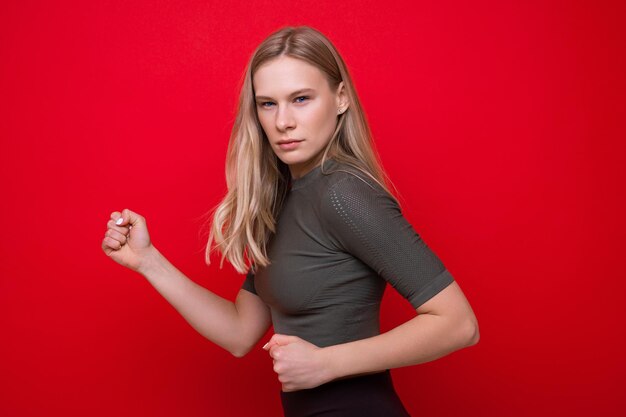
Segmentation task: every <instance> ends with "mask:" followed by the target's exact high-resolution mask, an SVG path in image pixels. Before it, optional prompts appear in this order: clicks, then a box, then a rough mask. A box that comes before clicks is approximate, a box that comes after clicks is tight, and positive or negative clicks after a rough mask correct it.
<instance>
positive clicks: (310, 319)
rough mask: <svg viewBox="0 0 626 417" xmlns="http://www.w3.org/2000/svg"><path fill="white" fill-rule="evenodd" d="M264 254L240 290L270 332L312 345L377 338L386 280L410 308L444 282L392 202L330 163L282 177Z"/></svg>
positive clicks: (448, 278) (447, 277)
mask: <svg viewBox="0 0 626 417" xmlns="http://www.w3.org/2000/svg"><path fill="white" fill-rule="evenodd" d="M338 169H341V170H343V171H337V170H338ZM331 171H332V173H329V172H331ZM267 250H268V256H269V259H270V261H271V264H270V265H268V266H267V267H259V268H258V270H257V271H256V273H255V272H254V271H253V269H252V268H251V269H250V270H249V271H248V274H247V275H246V279H245V281H244V282H243V285H242V288H243V289H246V290H248V291H250V292H252V293H254V294H256V295H257V296H259V297H261V299H262V300H263V301H264V302H265V303H266V304H267V305H268V306H269V307H270V310H271V316H272V323H273V326H274V331H275V332H276V333H281V334H287V335H295V336H298V337H300V338H302V339H304V340H307V341H309V342H311V343H313V344H315V345H317V346H319V347H324V346H330V345H334V344H339V343H346V342H350V341H353V340H358V339H364V338H367V337H371V336H375V335H377V334H380V326H379V313H380V302H381V300H382V297H383V293H384V291H385V288H386V285H387V283H389V284H391V286H393V287H394V288H395V289H396V290H397V291H398V292H399V293H400V294H401V295H402V296H403V297H404V298H406V299H407V300H408V301H409V302H410V303H411V305H412V306H413V307H414V308H417V307H419V306H420V305H422V304H423V303H424V302H426V301H428V300H429V299H430V298H432V297H433V296H434V295H436V294H437V293H439V292H440V291H441V290H443V289H444V288H445V287H447V286H448V285H449V284H451V283H452V282H453V281H454V278H453V277H452V275H451V274H450V273H449V271H448V270H447V269H446V267H445V266H444V265H443V263H442V262H441V261H440V259H439V258H438V257H437V255H436V254H435V253H434V252H433V251H432V250H430V249H429V248H428V246H427V245H426V243H425V242H424V241H423V239H422V238H421V237H420V236H419V235H418V234H417V233H416V231H415V230H414V229H413V227H412V226H411V224H410V223H409V222H408V221H407V220H406V219H405V217H404V216H403V214H402V213H401V211H400V208H399V206H398V204H397V203H396V202H395V201H394V200H393V199H392V197H391V196H389V195H388V194H387V193H386V191H384V189H383V188H382V187H380V186H379V185H378V184H377V183H376V182H375V181H373V180H372V179H370V178H369V177H367V176H365V175H364V174H363V173H361V172H360V171H358V170H356V169H354V168H352V167H350V166H347V165H345V164H340V163H338V162H336V161H335V160H333V159H328V160H327V161H326V162H325V164H324V172H322V166H321V165H318V166H317V167H316V168H314V169H312V170H311V171H309V172H308V173H306V174H305V175H304V176H302V177H301V178H298V179H295V180H292V182H291V188H290V189H289V192H288V195H287V197H286V199H285V202H284V205H283V208H282V210H281V212H280V214H279V216H278V219H277V230H276V233H275V234H273V235H272V237H271V238H270V241H269V242H268V247H267Z"/></svg>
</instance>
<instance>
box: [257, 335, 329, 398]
mask: <svg viewBox="0 0 626 417" xmlns="http://www.w3.org/2000/svg"><path fill="white" fill-rule="evenodd" d="M263 349H265V350H269V354H270V356H271V357H272V358H273V359H274V372H276V373H277V374H278V380H279V381H280V382H281V383H282V391H283V392H288V391H297V390H301V389H306V388H314V387H317V386H318V385H322V384H324V383H326V382H328V381H330V380H332V379H333V376H332V373H331V369H330V368H329V366H328V361H327V360H326V357H325V356H324V354H323V349H324V348H320V347H317V346H315V345H314V344H312V343H309V342H307V341H306V340H303V339H301V338H299V337H298V336H288V335H283V334H275V335H273V336H272V338H271V339H270V341H269V342H267V343H266V344H265V346H263Z"/></svg>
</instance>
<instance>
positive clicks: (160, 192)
mask: <svg viewBox="0 0 626 417" xmlns="http://www.w3.org/2000/svg"><path fill="white" fill-rule="evenodd" d="M624 9H625V7H624V2H618V1H615V2H592V1H589V2H544V1H533V2H525V1H524V2H499V1H477V2H463V1H454V2H417V3H416V2H410V1H403V2H372V1H355V0H342V1H315V2H312V1H311V2H309V1H300V2H272V1H257V2H254V3H248V2H229V1H222V2H199V1H194V2H124V1H108V2H37V1H13V2H3V3H2V5H1V6H0V97H1V98H0V106H1V108H0V137H1V145H2V150H1V153H0V170H1V171H0V172H1V177H0V178H1V181H2V182H1V186H2V204H1V205H0V210H1V211H0V215H1V218H2V227H1V230H2V233H3V236H2V239H0V253H1V254H2V262H1V263H0V277H1V279H0V328H1V332H2V333H1V336H0V415H3V416H33V415H63V416H70V415H76V416H78V415H81V416H82V415H91V416H113V415H115V416H140V415H150V416H166V415H176V416H213V415H215V416H218V415H234V416H249V415H255V416H278V415H281V411H280V402H279V390H280V384H279V382H278V380H277V378H276V375H275V373H274V372H273V370H272V362H271V358H269V356H268V355H267V353H266V352H265V351H263V350H262V349H261V346H262V344H263V343H265V341H267V339H268V338H269V337H270V336H271V334H272V331H271V329H270V330H269V331H268V334H267V335H266V337H264V338H263V339H262V341H261V342H260V343H259V344H258V345H257V347H255V350H254V351H253V352H252V353H250V354H249V355H248V356H246V357H244V358H242V359H237V358H235V357H233V356H231V355H230V354H229V353H228V352H226V351H225V350H223V349H221V348H219V347H217V346H216V345H214V344H212V343H211V342H209V341H207V340H206V339H204V338H202V337H201V336H200V335H199V334H197V333H196V332H195V331H194V330H193V329H192V328H191V327H190V326H189V325H188V324H187V323H186V322H185V321H184V319H182V317H181V316H180V315H178V313H177V312H176V311H175V310H174V309H173V308H172V307H171V306H170V305H169V304H168V303H167V302H166V301H165V300H164V299H163V298H162V297H161V296H160V295H159V294H158V293H157V292H156V291H155V290H154V289H153V288H152V287H151V286H150V284H149V283H148V282H147V281H145V280H144V279H143V278H142V277H141V276H140V275H138V274H136V273H134V272H132V271H129V270H127V269H124V268H123V267H121V266H119V265H117V264H115V263H114V262H113V261H111V260H110V259H108V258H107V257H106V256H105V254H104V253H103V252H102V250H101V247H100V245H101V241H102V238H103V237H104V232H105V230H106V222H107V220H108V218H109V215H110V213H111V212H112V211H115V210H122V209H123V208H126V207H127V208H130V209H131V210H134V211H137V212H139V213H140V214H142V215H144V216H145V217H146V218H147V221H148V226H149V230H150V232H151V235H152V238H153V242H154V243H155V245H156V246H157V247H158V248H159V249H160V250H161V252H163V253H164V254H165V255H166V256H167V257H168V259H170V261H172V263H174V264H175V265H176V266H177V267H178V268H180V269H181V270H182V271H183V272H184V273H185V274H186V275H188V276H189V277H191V278H192V279H194V280H195V281H196V282H198V283H200V284H201V285H204V286H206V287H207V288H209V289H210V290H212V291H214V292H216V293H218V294H219V295H221V296H223V297H227V298H229V299H231V300H234V297H235V295H236V293H237V291H238V290H239V287H240V285H241V282H242V281H243V276H242V275H239V274H237V273H236V272H235V271H234V269H233V268H232V267H231V266H230V265H229V264H227V263H225V267H224V268H223V269H219V258H218V257H214V258H213V263H212V264H211V265H210V267H207V266H206V265H205V264H204V262H203V255H204V254H203V251H202V248H203V245H204V242H205V241H204V235H203V234H202V232H201V226H202V215H203V214H204V213H205V212H206V211H208V209H209V208H210V207H212V206H213V205H215V204H216V203H217V202H218V201H219V199H220V198H221V197H222V196H223V193H224V191H225V179H224V157H225V151H226V145H227V138H228V134H229V132H230V128H231V126H232V122H233V119H234V107H235V100H236V97H237V93H238V91H237V85H238V82H239V79H240V77H241V74H242V72H243V69H244V66H245V63H246V62H247V60H248V58H249V56H250V55H251V53H252V51H253V49H254V47H255V46H256V45H257V44H258V43H259V42H260V41H261V40H262V39H263V38H264V37H265V36H267V35H268V34H269V33H270V32H272V31H273V30H275V29H277V28H278V27H281V26H283V25H287V24H292V25H299V24H308V25H311V26H313V27H316V28H318V29H320V30H321V31H322V32H324V33H326V34H327V35H328V36H329V37H330V39H331V40H332V41H333V42H334V43H335V44H336V46H337V48H338V49H339V51H340V52H341V53H342V54H343V56H344V58H345V60H346V62H347V64H348V66H349V67H350V69H351V72H352V75H353V77H354V81H355V84H356V87H357V89H358V91H359V94H360V97H361V99H362V102H363V105H364V107H365V109H366V111H367V115H368V118H369V120H370V121H371V125H372V129H373V132H374V134H375V137H376V141H377V144H378V147H379V150H380V153H381V155H382V159H383V162H384V164H385V167H386V168H387V170H388V171H389V174H390V176H391V178H392V180H393V181H394V182H395V184H396V186H397V187H398V189H399V190H400V192H401V193H402V196H403V201H402V202H403V207H404V212H405V215H406V216H407V218H408V219H409V220H410V221H411V222H412V224H413V225H414V226H415V228H416V230H417V231H418V232H419V233H420V234H421V235H422V236H423V237H424V239H425V240H426V241H427V242H428V244H429V245H430V246H431V247H432V248H433V249H434V250H435V252H436V253H437V254H438V255H439V256H440V257H441V258H442V260H443V261H444V263H445V264H446V265H447V267H448V269H450V271H451V272H452V273H453V275H454V276H455V278H456V280H457V282H458V283H459V284H460V285H461V288H462V289H463V291H464V293H465V294H466V296H467V297H468V299H469V300H470V302H471V304H472V306H473V308H474V311H475V313H476V315H477V317H478V320H479V324H480V331H481V340H480V342H479V344H477V345H476V346H473V347H471V348H468V349H464V350H461V351H458V352H455V353H453V354H451V355H449V356H446V357H444V358H441V359H439V360H436V361H433V362H429V363H426V364H421V365H416V366H412V367H406V368H400V369H394V370H393V371H392V374H393V376H394V381H395V385H396V388H397V390H398V392H399V394H400V396H401V398H402V399H403V401H404V403H405V404H406V406H407V408H408V410H409V411H410V412H411V413H412V414H413V415H416V416H417V415H437V416H457V415H469V416H503V415H507V416H530V415H532V416H576V415H602V416H617V415H620V414H621V413H620V412H622V413H623V412H624V409H625V408H626V407H625V405H626V404H625V402H624V397H623V396H622V395H621V394H622V393H623V392H622V391H623V387H624V372H625V370H626V369H625V366H624V362H625V361H624V354H623V353H624V348H625V346H624V330H623V324H620V323H622V321H623V319H624V310H625V300H624V289H625V288H624V287H625V286H624V278H625V276H624V275H625V274H624V272H623V267H621V265H620V264H619V262H620V261H622V260H623V256H620V255H621V252H622V250H623V248H624V246H623V244H622V242H623V239H624V237H626V236H625V227H624V226H625V225H624V219H623V214H624V208H625V207H624V206H625V204H624V203H625V201H624V200H625V199H624V185H623V179H624V171H623V166H624V162H625V159H626V158H625V156H626V152H625V149H624V148H625V146H624V139H625V137H626V135H625V133H626V132H625V129H624V116H625V113H626V111H625V99H624V97H625V92H626V90H625V88H624V87H625V81H624V74H626V68H625V62H624V61H625V59H624V42H623V40H624V29H623V27H624V26H623V22H624V20H625V13H624V11H625V10H624ZM413 314H414V312H413V310H412V308H411V307H410V305H409V304H408V302H406V301H405V300H403V299H402V298H401V297H400V296H399V295H398V294H397V293H395V292H394V291H393V290H391V289H389V288H388V290H387V292H386V294H385V298H384V304H383V316H382V320H383V328H384V330H388V329H390V328H391V327H392V326H395V325H397V324H400V323H401V322H403V321H405V320H408V319H409V318H411V317H413ZM620 329H621V330H620Z"/></svg>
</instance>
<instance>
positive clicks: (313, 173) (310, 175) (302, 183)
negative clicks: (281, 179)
mask: <svg viewBox="0 0 626 417" xmlns="http://www.w3.org/2000/svg"><path fill="white" fill-rule="evenodd" d="M334 163H335V160H333V159H332V158H327V159H326V161H325V163H324V169H325V170H326V169H328V168H330V167H331V166H332V165H333V164H334ZM321 175H322V164H321V163H319V164H318V165H317V166H316V167H315V168H313V169H311V170H310V171H309V172H307V173H306V174H304V175H303V176H301V177H300V178H291V187H290V191H294V190H299V189H301V188H303V187H306V186H307V185H309V184H311V183H312V182H313V181H315V179H316V178H319V177H320V176H321Z"/></svg>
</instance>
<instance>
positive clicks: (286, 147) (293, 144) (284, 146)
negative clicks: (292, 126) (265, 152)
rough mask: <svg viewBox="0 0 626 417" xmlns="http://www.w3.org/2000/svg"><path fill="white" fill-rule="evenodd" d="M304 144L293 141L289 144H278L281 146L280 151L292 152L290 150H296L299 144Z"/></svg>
mask: <svg viewBox="0 0 626 417" xmlns="http://www.w3.org/2000/svg"><path fill="white" fill-rule="evenodd" d="M300 142H302V141H301V140H292V141H289V142H280V143H279V144H278V146H280V149H284V150H286V151H288V150H290V149H295V148H297V147H298V144H299V143H300Z"/></svg>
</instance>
